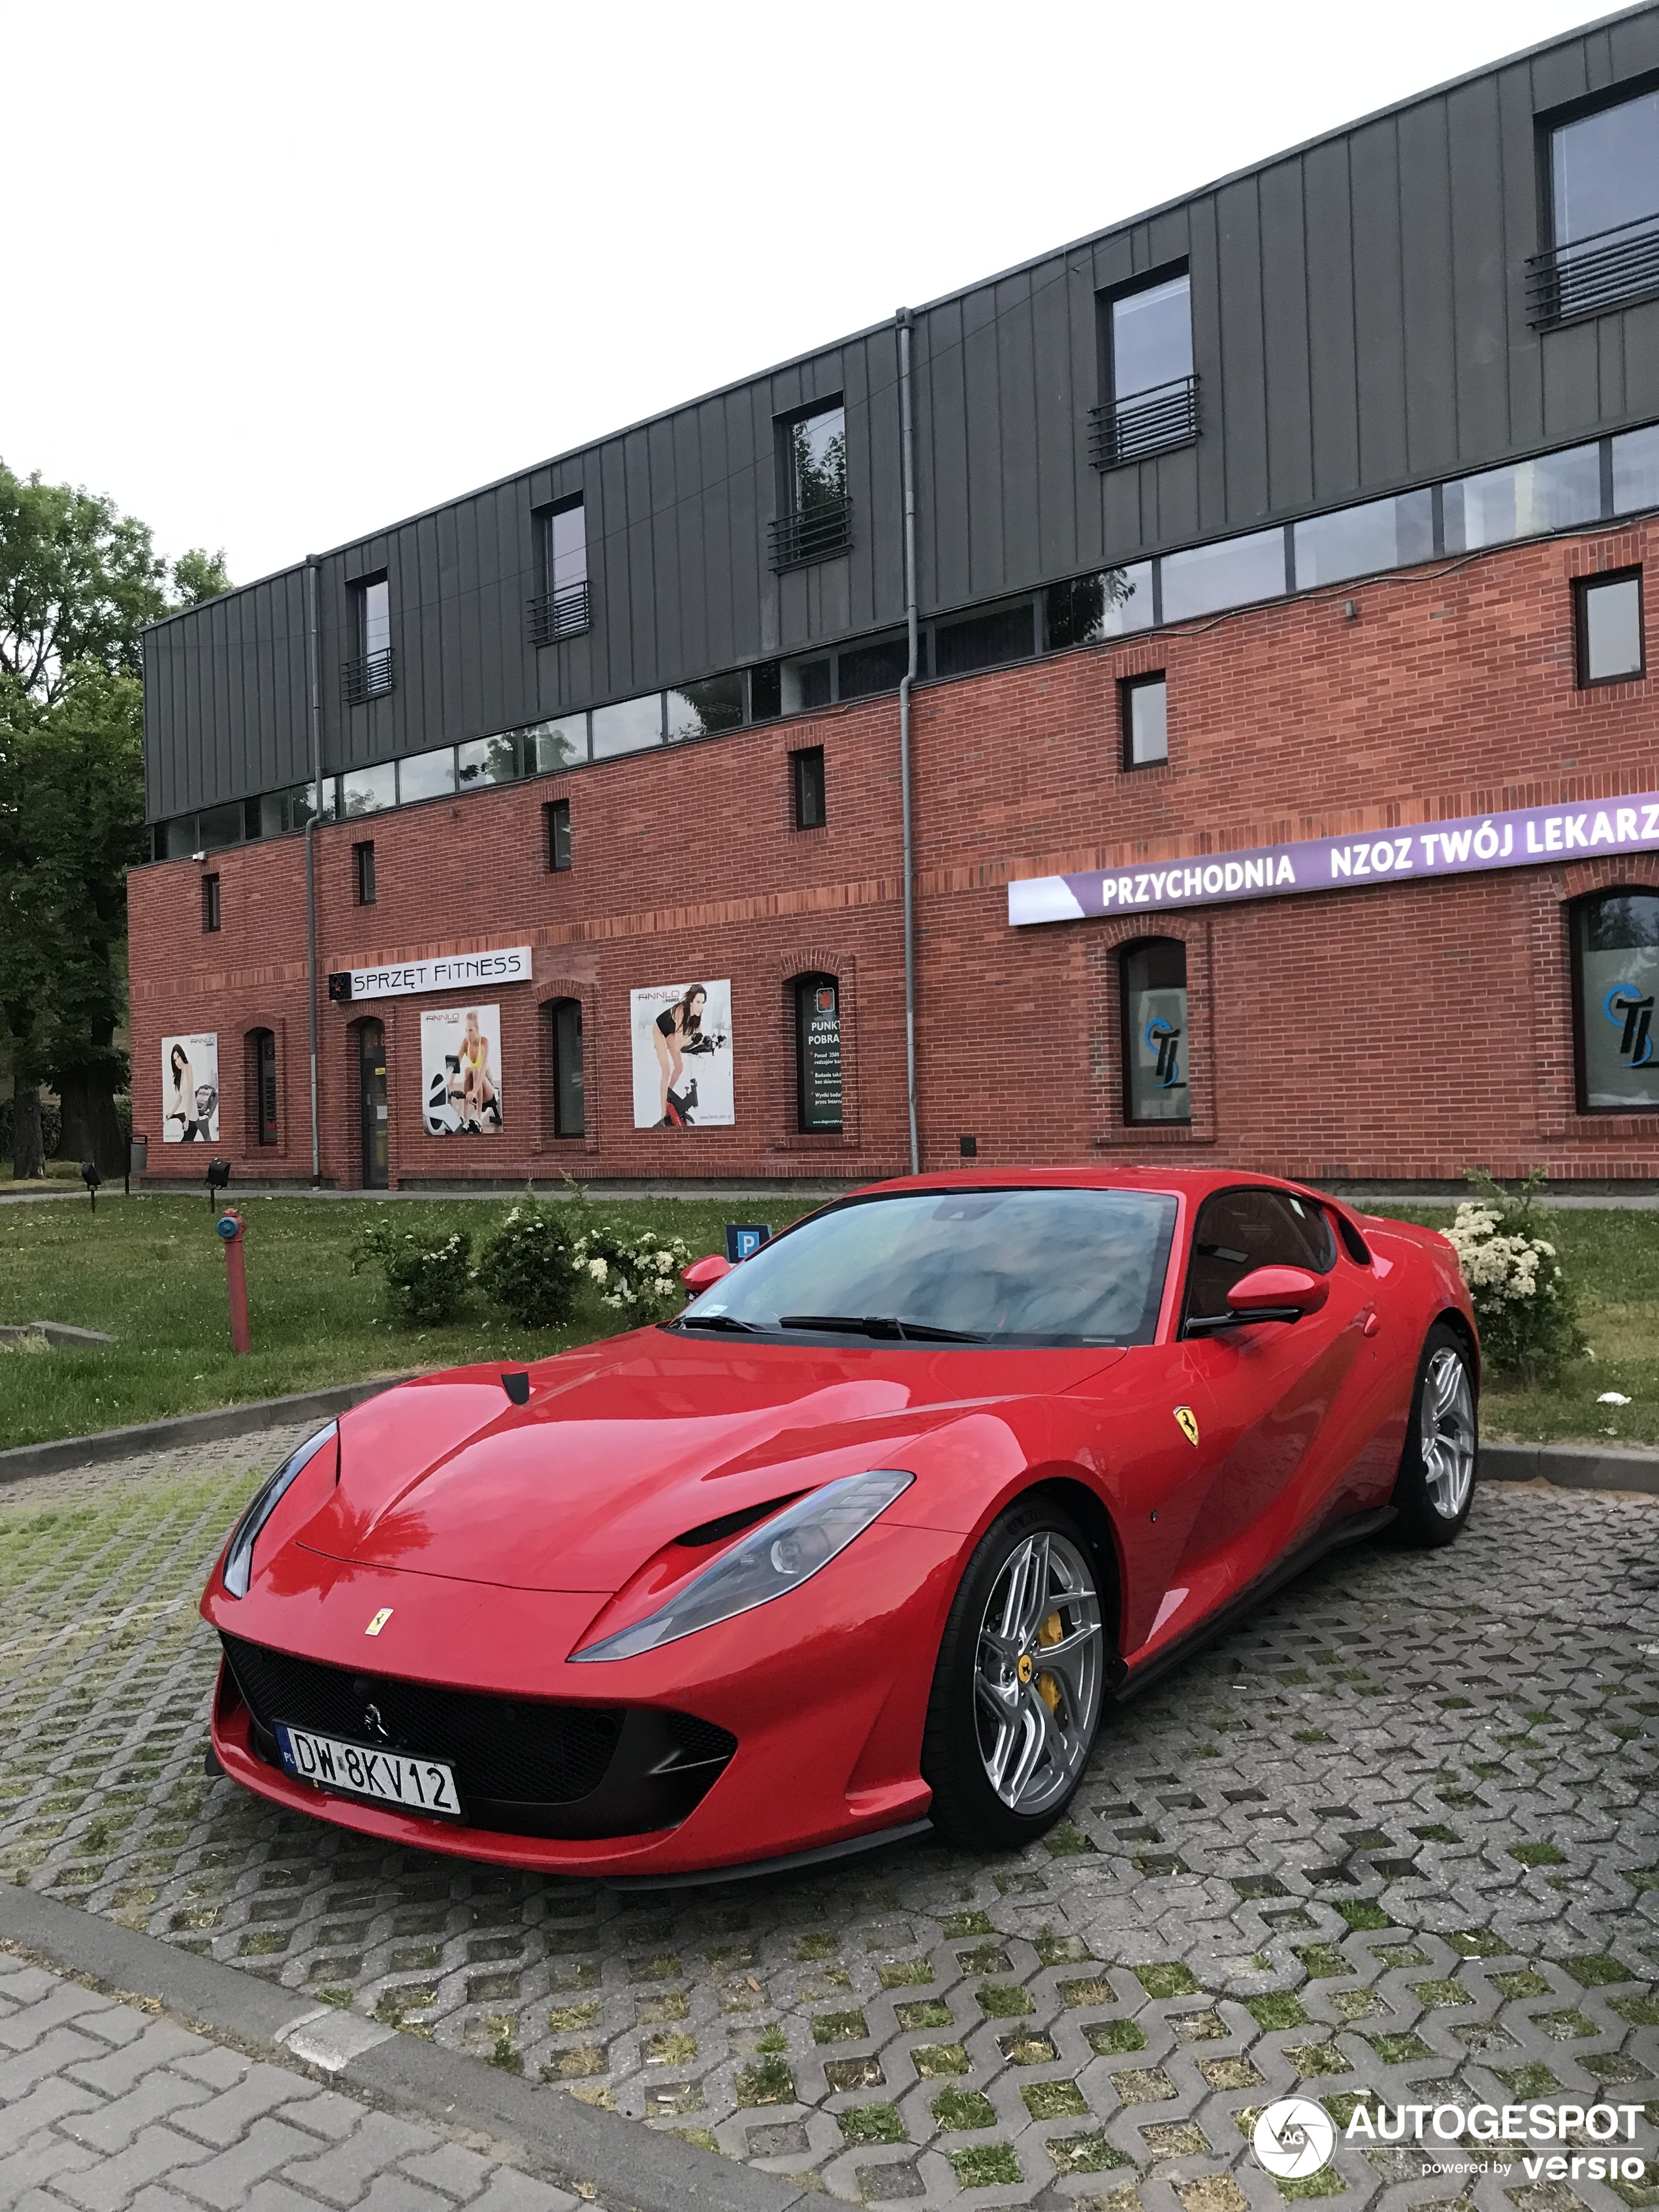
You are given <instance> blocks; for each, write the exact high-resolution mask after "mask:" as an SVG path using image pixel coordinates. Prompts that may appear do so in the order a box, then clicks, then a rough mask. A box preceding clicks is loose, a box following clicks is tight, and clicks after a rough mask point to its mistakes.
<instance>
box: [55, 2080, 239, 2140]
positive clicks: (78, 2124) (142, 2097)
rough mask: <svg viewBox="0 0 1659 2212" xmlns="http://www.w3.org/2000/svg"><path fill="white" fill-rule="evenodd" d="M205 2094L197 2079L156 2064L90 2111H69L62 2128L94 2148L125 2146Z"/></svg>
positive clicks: (193, 2103)
mask: <svg viewBox="0 0 1659 2212" xmlns="http://www.w3.org/2000/svg"><path fill="white" fill-rule="evenodd" d="M70 2078H71V2080H74V2079H76V2078H77V2077H76V2076H75V2075H71V2076H70ZM82 2086H83V2087H95V2086H96V2085H95V2084H90V2083H88V2084H82ZM208 2094H209V2092H208V2090H206V2089H205V2088H204V2087H203V2086H202V2084H201V2083H200V2082H199V2081H186V2080H185V2077H184V2075H182V2074H174V2073H172V2072H170V2071H168V2069H166V2068H165V2067H158V2068H157V2069H156V2070H155V2072H154V2073H153V2074H147V2075H145V2076H144V2078H143V2081H139V2082H137V2083H136V2084H135V2085H134V2086H133V2087H131V2089H129V2090H128V2091H127V2092H126V2093H125V2096H120V2097H111V2098H109V2099H108V2100H107V2101H106V2102H105V2103H103V2104H101V2105H100V2106H97V2108H96V2109H95V2110H94V2111H92V2112H72V2113H70V2115H69V2116H68V2118H66V2119H65V2120H64V2123H63V2127H64V2133H65V2134H66V2135H70V2136H74V2137H75V2139H76V2142H84V2143H88V2144H90V2145H91V2147H92V2148H93V2149H94V2150H97V2151H103V2152H106V2153H112V2152H115V2151H118V2150H125V2148H126V2146H127V2145H128V2144H129V2143H130V2142H132V2140H133V2139H134V2137H135V2136H138V2135H139V2134H141V2133H142V2132H143V2130H144V2129H145V2128H147V2127H149V2126H151V2125H152V2124H154V2123H155V2122H156V2121H158V2120H165V2119H167V2118H170V2117H171V2115H172V2114H173V2113H174V2112H178V2111H179V2110H180V2109H181V2108H182V2107H183V2106H188V2105H197V2104H200V2103H201V2102H202V2100H203V2099H204V2098H205V2097H206V2096H207V2095H208Z"/></svg>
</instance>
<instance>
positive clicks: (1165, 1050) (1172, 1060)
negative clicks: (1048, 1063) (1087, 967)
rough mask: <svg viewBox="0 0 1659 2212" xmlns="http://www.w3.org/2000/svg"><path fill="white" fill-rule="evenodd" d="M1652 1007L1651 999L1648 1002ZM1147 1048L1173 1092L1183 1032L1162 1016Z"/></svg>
mask: <svg viewBox="0 0 1659 2212" xmlns="http://www.w3.org/2000/svg"><path fill="white" fill-rule="evenodd" d="M1647 1003H1648V1005H1649V1006H1651V1005H1652V1004H1653V1001H1652V1000H1651V999H1650V1000H1648V1001H1647ZM1145 1042H1146V1049H1147V1051H1148V1052H1150V1053H1152V1054H1156V1056H1157V1060H1158V1072H1157V1076H1156V1081H1157V1084H1158V1089H1159V1090H1160V1091H1173V1090H1174V1089H1175V1088H1176V1085H1177V1084H1178V1083H1179V1082H1180V1081H1181V1031H1180V1030H1177V1029H1172V1028H1171V1027H1170V1024H1169V1023H1168V1022H1166V1021H1165V1020H1164V1017H1163V1015H1162V1014H1154V1015H1153V1017H1152V1020H1151V1021H1149V1022H1148V1023H1147V1024H1146V1039H1145Z"/></svg>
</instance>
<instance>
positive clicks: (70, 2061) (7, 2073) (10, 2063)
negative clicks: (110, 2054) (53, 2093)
mask: <svg viewBox="0 0 1659 2212" xmlns="http://www.w3.org/2000/svg"><path fill="white" fill-rule="evenodd" d="M103 2049H104V2046H103V2045H102V2044H100V2043H94V2041H93V2040H92V2038H91V2037H90V2036H88V2035H82V2033H81V2032H80V2030H79V2029H78V2028H74V2027H59V2028H54V2029H53V2030H52V2033H50V2034H49V2035H44V2036H42V2037H41V2039H40V2041H39V2042H38V2043H36V2044H33V2045H31V2046H30V2048H29V2049H28V2050H27V2051H15V2052H14V2053H13V2055H12V2056H11V2057H9V2058H7V2059H4V2060H0V2106H4V2105H9V2104H11V2103H13V2102H14V2101H15V2100H16V2099H18V2098H20V2097H26V2096H27V2094H28V2093H29V2091H30V2090H31V2089H33V2087H34V2085H35V2083H36V2082H37V2081H45V2080H46V2079H47V2077H48V2076H49V2075H54V2074H61V2073H63V2072H64V2070H65V2069H67V2068H68V2067H70V2066H72V2065H74V2064H75V2063H76V2061H77V2060H83V2059H84V2060H92V2059H96V2058H98V2057H100V2056H101V2055H102V2052H103Z"/></svg>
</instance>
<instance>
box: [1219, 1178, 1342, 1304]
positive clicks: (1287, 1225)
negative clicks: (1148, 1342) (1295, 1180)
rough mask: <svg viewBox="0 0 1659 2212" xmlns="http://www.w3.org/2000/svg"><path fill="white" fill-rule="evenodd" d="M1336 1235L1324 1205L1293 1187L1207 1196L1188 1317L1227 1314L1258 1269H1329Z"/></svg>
mask: <svg viewBox="0 0 1659 2212" xmlns="http://www.w3.org/2000/svg"><path fill="white" fill-rule="evenodd" d="M1335 1259H1336V1239H1335V1238H1334V1237H1333V1236H1332V1234H1331V1225H1330V1222H1329V1219H1328V1217H1327V1215H1326V1212H1325V1210H1324V1208H1323V1207H1322V1206H1316V1205H1314V1203H1313V1202H1312V1200H1309V1199H1302V1198H1294V1197H1292V1196H1291V1194H1290V1193H1289V1192H1288V1191H1277V1190H1223V1191H1218V1192H1217V1193H1216V1194H1215V1196H1214V1197H1213V1198H1206V1200H1205V1201H1204V1203H1203V1205H1202V1206H1200V1209H1199V1215H1198V1222H1197V1225H1196V1227H1195V1228H1194V1231H1193V1255H1192V1260H1191V1261H1190V1263H1189V1265H1188V1269H1187V1302H1186V1306H1185V1308H1184V1314H1183V1317H1184V1319H1185V1320H1187V1321H1192V1320H1194V1319H1195V1318H1196V1317H1197V1316H1200V1315H1203V1316H1209V1315H1212V1314H1224V1313H1225V1312H1226V1310H1227V1293H1228V1291H1231V1288H1232V1286H1233V1285H1234V1284H1235V1283H1236V1282H1237V1281H1238V1279H1240V1277H1241V1276H1243V1275H1248V1274H1249V1273H1250V1271H1251V1270H1252V1268H1255V1267H1307V1268H1310V1269H1311V1270H1312V1272H1313V1273H1315V1274H1316V1275H1322V1274H1325V1273H1328V1270H1329V1269H1330V1268H1331V1267H1332V1266H1333V1265H1334V1262H1335Z"/></svg>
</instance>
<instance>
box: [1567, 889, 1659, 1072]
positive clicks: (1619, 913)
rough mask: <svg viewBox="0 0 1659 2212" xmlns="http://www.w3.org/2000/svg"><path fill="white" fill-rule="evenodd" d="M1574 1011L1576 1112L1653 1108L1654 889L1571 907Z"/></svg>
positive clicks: (1658, 918) (1606, 895)
mask: <svg viewBox="0 0 1659 2212" xmlns="http://www.w3.org/2000/svg"><path fill="white" fill-rule="evenodd" d="M1571 929H1572V984H1573V1012H1574V1016H1575V1026H1576V1027H1577V1043H1578V1110H1579V1112H1580V1113H1581V1114H1632V1113H1637V1114H1640V1113H1651V1112H1652V1111H1653V1110H1654V1109H1656V1108H1659V1065H1656V1061H1655V1054H1654V1034H1653V1032H1654V1020H1653V1014H1654V996H1655V993H1656V990H1659V891H1606V892H1602V893H1601V894H1600V895H1599V896H1596V897H1594V898H1587V899H1580V900H1579V902H1578V903H1577V905H1576V906H1575V907H1574V908H1573V909H1572V915H1571Z"/></svg>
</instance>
